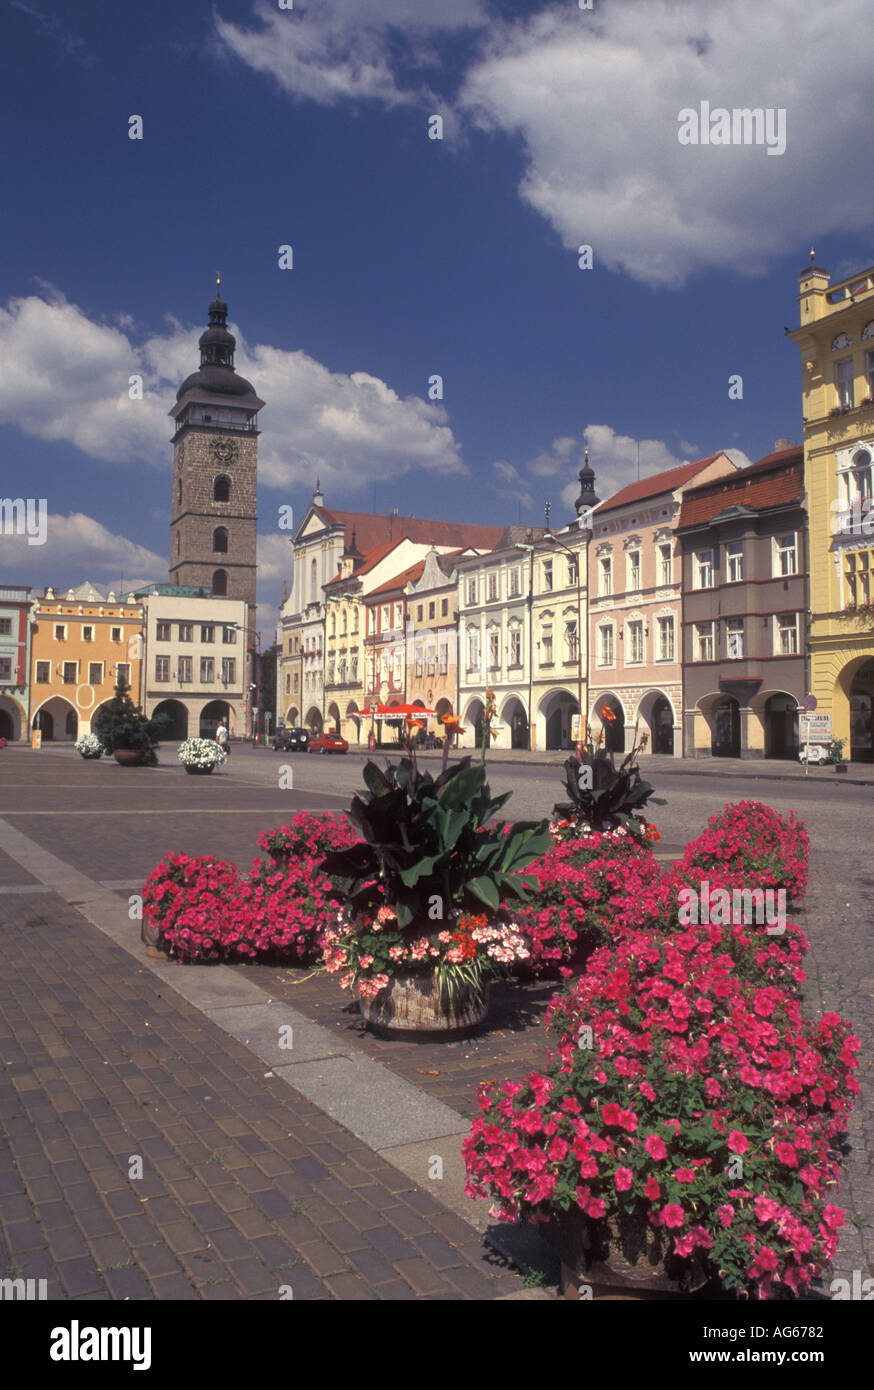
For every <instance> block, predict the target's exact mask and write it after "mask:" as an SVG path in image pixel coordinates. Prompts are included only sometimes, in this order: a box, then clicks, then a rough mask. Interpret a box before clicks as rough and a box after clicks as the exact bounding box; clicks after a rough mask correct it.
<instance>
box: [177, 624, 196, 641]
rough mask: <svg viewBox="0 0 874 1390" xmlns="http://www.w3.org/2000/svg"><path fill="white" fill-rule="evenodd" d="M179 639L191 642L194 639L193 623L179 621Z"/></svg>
mask: <svg viewBox="0 0 874 1390" xmlns="http://www.w3.org/2000/svg"><path fill="white" fill-rule="evenodd" d="M179 641H180V642H193V641H194V624H193V623H180V624H179Z"/></svg>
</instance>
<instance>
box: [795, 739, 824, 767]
mask: <svg viewBox="0 0 874 1390" xmlns="http://www.w3.org/2000/svg"><path fill="white" fill-rule="evenodd" d="M798 761H799V762H800V763H806V762H810V765H811V767H813V766H818V765H819V764H821V763H830V762H831V761H832V750H831V746H830V745H829V744H828V743H811V745H810V747H809V748H808V747H807V744H804V743H803V744H802V745H801V748H800V749H799V752H798Z"/></svg>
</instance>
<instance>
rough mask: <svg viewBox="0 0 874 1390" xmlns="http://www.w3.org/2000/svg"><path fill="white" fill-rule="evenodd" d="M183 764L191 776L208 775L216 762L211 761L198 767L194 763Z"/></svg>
mask: <svg viewBox="0 0 874 1390" xmlns="http://www.w3.org/2000/svg"><path fill="white" fill-rule="evenodd" d="M182 766H183V767H184V768H185V771H186V772H187V773H188V774H189V776H191V777H208V776H209V774H210V773H211V772H212V770H213V768H214V767H215V763H209V764H208V765H207V766H205V767H196V766H195V765H194V763H183V764H182Z"/></svg>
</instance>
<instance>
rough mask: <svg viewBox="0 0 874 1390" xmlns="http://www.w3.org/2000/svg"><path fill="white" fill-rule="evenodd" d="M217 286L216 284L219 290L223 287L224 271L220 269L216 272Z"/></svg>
mask: <svg viewBox="0 0 874 1390" xmlns="http://www.w3.org/2000/svg"><path fill="white" fill-rule="evenodd" d="M215 286H216V289H217V290H221V287H222V273H221V271H220V270H217V271H216V273H215Z"/></svg>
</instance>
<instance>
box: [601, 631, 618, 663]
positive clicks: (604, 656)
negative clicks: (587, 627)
mask: <svg viewBox="0 0 874 1390" xmlns="http://www.w3.org/2000/svg"><path fill="white" fill-rule="evenodd" d="M613 656H614V653H613V627H612V625H611V624H608V625H607V626H606V627H599V628H598V665H599V666H612V665H613Z"/></svg>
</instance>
